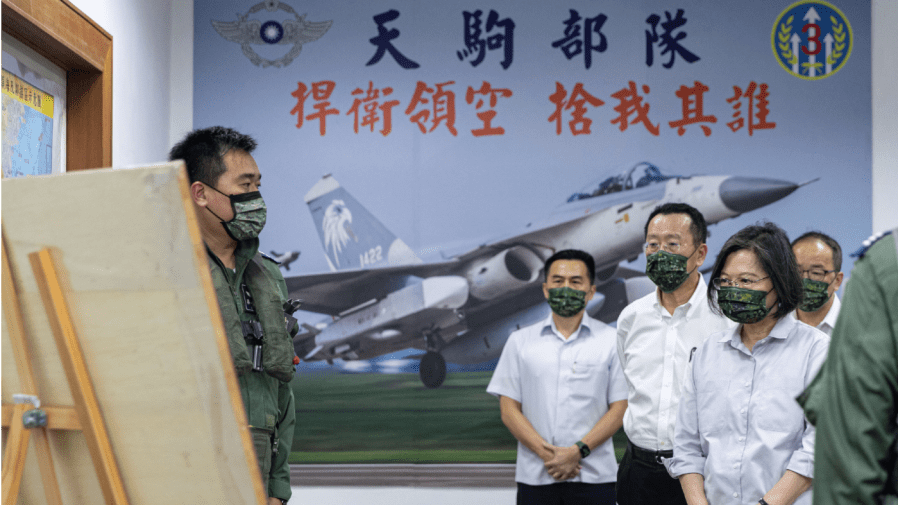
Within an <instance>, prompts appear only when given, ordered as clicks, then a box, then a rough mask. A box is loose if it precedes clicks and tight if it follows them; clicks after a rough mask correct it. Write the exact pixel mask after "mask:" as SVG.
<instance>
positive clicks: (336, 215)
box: [321, 200, 359, 266]
mask: <svg viewBox="0 0 898 505" xmlns="http://www.w3.org/2000/svg"><path fill="white" fill-rule="evenodd" d="M351 224H352V212H349V209H347V208H346V203H344V202H343V200H334V201H332V202H331V204H330V205H328V206H327V210H325V211H324V221H323V222H322V223H321V228H322V229H323V230H324V248H325V249H327V248H328V247H330V248H331V250H332V251H333V253H334V261H336V262H337V266H339V265H340V256H339V254H340V253H341V252H343V246H345V245H346V243H347V242H349V239H350V238H351V239H353V240H355V241H356V242H358V241H359V238H358V237H357V236H356V235H355V232H353V231H352V226H351Z"/></svg>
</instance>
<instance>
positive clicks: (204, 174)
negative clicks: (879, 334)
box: [168, 126, 256, 186]
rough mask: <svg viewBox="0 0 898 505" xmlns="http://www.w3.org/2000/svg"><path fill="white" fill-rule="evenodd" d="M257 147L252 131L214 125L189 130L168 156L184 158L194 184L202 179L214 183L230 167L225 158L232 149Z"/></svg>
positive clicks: (172, 158)
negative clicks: (247, 133) (244, 131)
mask: <svg viewBox="0 0 898 505" xmlns="http://www.w3.org/2000/svg"><path fill="white" fill-rule="evenodd" d="M255 148H256V141H255V140H254V139H253V138H252V137H250V136H249V135H244V134H243V133H239V132H237V131H236V130H233V129H231V128H226V127H224V126H212V127H209V128H203V129H201V130H194V131H192V132H190V133H188V134H187V136H186V137H184V140H182V141H180V142H178V143H177V144H175V146H174V147H172V148H171V151H170V152H169V153H168V159H169V161H173V160H184V163H185V164H186V165H187V177H189V178H190V182H191V184H192V183H194V182H196V181H200V182H202V183H205V184H210V185H213V186H214V185H216V184H218V179H219V178H220V177H221V175H222V174H224V173H225V171H226V170H227V168H226V167H225V166H224V161H223V160H222V158H223V157H224V155H225V154H227V153H228V151H230V150H231V149H240V150H241V151H244V152H246V153H247V154H249V153H251V152H253V150H254V149H255Z"/></svg>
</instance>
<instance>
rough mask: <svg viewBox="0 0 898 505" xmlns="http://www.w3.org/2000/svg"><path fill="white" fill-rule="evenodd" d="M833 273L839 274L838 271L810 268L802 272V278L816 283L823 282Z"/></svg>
mask: <svg viewBox="0 0 898 505" xmlns="http://www.w3.org/2000/svg"><path fill="white" fill-rule="evenodd" d="M833 272H838V270H821V269H819V268H810V269H808V270H802V271H801V276H802V277H806V278H808V279H811V280H814V281H822V280H823V279H824V278H826V276H827V275H829V274H831V273H833Z"/></svg>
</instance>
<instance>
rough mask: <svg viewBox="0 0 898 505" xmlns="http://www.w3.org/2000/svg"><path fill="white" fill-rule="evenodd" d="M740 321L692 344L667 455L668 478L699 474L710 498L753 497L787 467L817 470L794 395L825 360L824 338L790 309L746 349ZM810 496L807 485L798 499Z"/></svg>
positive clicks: (800, 504)
mask: <svg viewBox="0 0 898 505" xmlns="http://www.w3.org/2000/svg"><path fill="white" fill-rule="evenodd" d="M740 328H741V327H737V328H735V329H733V330H730V331H724V332H720V333H716V334H714V335H712V336H711V337H710V338H709V339H708V341H707V342H705V344H704V345H702V346H700V347H699V349H698V351H696V353H695V357H694V358H693V361H692V367H691V368H690V369H689V372H690V373H689V375H688V376H687V377H686V380H685V381H684V384H683V397H682V399H681V402H680V411H679V415H678V421H677V430H676V435H675V438H674V456H673V458H671V459H668V460H667V461H665V464H666V465H667V469H668V472H670V475H671V476H673V477H679V476H680V475H684V474H687V473H698V474H702V475H704V478H705V495H706V496H707V498H708V502H709V503H740V504H745V505H750V504H757V503H758V500H759V499H760V498H761V497H763V496H764V494H765V493H767V491H769V490H770V489H771V488H772V487H773V486H774V484H776V483H777V482H778V481H779V480H780V478H782V476H783V474H784V473H785V471H786V470H792V471H793V472H795V473H798V474H800V475H804V476H805V477H810V478H813V476H814V427H813V426H812V425H811V424H810V423H808V422H807V420H806V419H805V417H804V413H803V412H802V410H801V407H800V406H799V405H798V402H796V401H795V397H796V396H798V395H799V394H800V393H801V392H802V391H804V389H805V387H806V386H807V385H808V384H809V383H810V382H811V380H812V379H813V378H814V376H815V375H816V374H817V371H818V370H819V369H820V367H821V365H823V361H824V360H825V359H826V352H827V349H828V348H829V337H828V336H827V335H826V334H825V333H823V332H822V331H820V330H817V329H816V328H812V327H811V326H808V325H806V324H803V323H800V322H799V321H798V320H796V319H795V318H793V317H788V316H787V317H784V318H782V319H780V320H779V321H778V322H777V323H776V326H774V327H773V330H771V332H770V335H768V336H767V337H765V338H763V339H762V340H760V341H759V342H758V343H756V344H755V345H754V348H753V349H752V351H749V350H748V348H747V347H745V344H743V343H742V339H741V338H740V335H739V329H740ZM810 503H811V490H810V489H809V490H808V491H806V492H805V493H803V494H802V495H801V496H800V497H799V498H798V499H797V500H796V501H795V504H797V505H809V504H810Z"/></svg>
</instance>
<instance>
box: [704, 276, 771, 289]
mask: <svg viewBox="0 0 898 505" xmlns="http://www.w3.org/2000/svg"><path fill="white" fill-rule="evenodd" d="M769 278H770V277H761V278H760V279H746V278H744V277H743V278H741V279H721V278H720V277H718V278H716V279H714V280H713V281H711V283H712V284H714V287H715V288H716V289H720V288H745V289H750V288H751V287H752V286H754V285H755V284H757V283H759V282H761V281H763V280H764V279H769Z"/></svg>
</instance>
